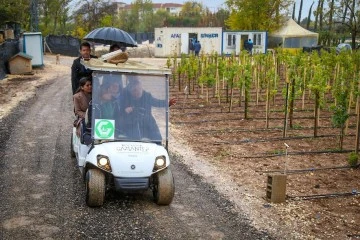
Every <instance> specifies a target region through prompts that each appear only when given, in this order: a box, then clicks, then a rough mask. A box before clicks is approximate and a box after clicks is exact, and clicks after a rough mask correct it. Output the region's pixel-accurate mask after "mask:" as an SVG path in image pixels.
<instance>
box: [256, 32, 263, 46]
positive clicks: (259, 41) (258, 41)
mask: <svg viewBox="0 0 360 240" xmlns="http://www.w3.org/2000/svg"><path fill="white" fill-rule="evenodd" d="M261 36H262V34H261V33H255V34H254V45H261V41H262V39H261Z"/></svg>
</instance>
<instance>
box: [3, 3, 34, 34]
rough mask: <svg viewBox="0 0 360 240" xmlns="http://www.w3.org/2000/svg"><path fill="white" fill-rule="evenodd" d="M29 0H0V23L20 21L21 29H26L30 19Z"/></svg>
mask: <svg viewBox="0 0 360 240" xmlns="http://www.w3.org/2000/svg"><path fill="white" fill-rule="evenodd" d="M29 6H30V0H23V1H16V0H0V25H3V24H4V23H5V22H7V21H16V22H18V23H20V25H21V27H22V28H23V29H26V30H28V28H29V20H30V8H29Z"/></svg>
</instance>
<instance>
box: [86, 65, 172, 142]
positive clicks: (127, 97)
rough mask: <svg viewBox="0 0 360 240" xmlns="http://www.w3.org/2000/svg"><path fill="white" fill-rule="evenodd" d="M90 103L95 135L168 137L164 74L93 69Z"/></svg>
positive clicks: (158, 139)
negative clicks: (95, 70) (97, 70)
mask: <svg viewBox="0 0 360 240" xmlns="http://www.w3.org/2000/svg"><path fill="white" fill-rule="evenodd" d="M91 106H92V108H91V109H92V113H91V118H92V119H91V123H92V137H93V138H94V139H97V140H121V141H145V142H149V141H150V142H161V141H162V140H165V139H167V126H168V122H167V121H168V115H167V112H168V88H167V81H166V77H165V76H164V75H142V74H132V73H131V74H130V73H120V72H94V73H93V93H92V105H91Z"/></svg>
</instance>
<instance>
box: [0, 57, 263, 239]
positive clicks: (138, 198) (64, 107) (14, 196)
mask: <svg viewBox="0 0 360 240" xmlns="http://www.w3.org/2000/svg"><path fill="white" fill-rule="evenodd" d="M50 60H51V59H50ZM50 60H49V58H45V64H46V65H47V67H46V69H45V70H43V71H44V72H46V74H45V73H44V75H43V76H41V78H43V79H41V80H40V81H44V82H47V83H48V84H49V85H48V86H45V87H39V85H38V84H39V82H38V83H35V80H34V84H33V87H34V89H35V88H40V89H38V90H37V91H33V89H31V88H30V87H28V88H22V86H21V85H20V86H19V88H20V89H21V90H19V91H16V92H15V93H16V96H13V97H12V98H13V99H12V100H11V101H5V102H6V103H9V102H11V103H12V101H14V102H15V98H18V99H19V100H22V103H21V104H20V105H17V104H14V105H13V106H14V107H13V108H11V107H10V106H8V107H7V108H4V109H6V110H4V109H3V108H2V117H1V121H0V127H1V135H0V143H1V145H0V156H1V157H0V193H1V194H0V202H1V205H0V219H1V220H0V221H1V222H0V239H268V238H270V237H269V236H268V235H269V234H267V233H265V232H261V231H258V230H257V229H255V228H254V227H252V226H251V225H250V222H249V221H248V218H247V217H246V216H245V215H244V214H243V213H242V212H238V209H237V208H236V207H234V204H233V203H231V202H230V201H229V200H227V198H225V197H224V196H222V194H220V193H219V192H218V191H216V190H215V189H214V187H213V185H211V184H209V183H207V182H206V181H204V180H203V178H202V177H200V176H199V175H196V174H195V175H194V174H193V173H192V172H191V171H189V168H188V166H187V165H186V164H184V163H188V162H189V160H190V159H189V160H186V161H184V159H183V158H182V156H181V155H178V154H176V152H173V153H172V159H173V166H172V169H173V173H174V177H175V182H176V195H175V198H174V202H173V203H172V204H171V205H170V206H168V207H159V206H157V205H155V204H154V203H153V202H152V201H151V194H150V193H146V194H144V195H122V194H110V195H109V196H108V197H107V200H106V203H105V205H104V206H103V207H101V208H95V209H93V208H88V207H86V205H85V201H84V195H85V193H84V186H83V183H82V182H81V178H80V174H79V172H78V170H77V168H76V163H75V160H74V159H72V158H71V157H70V155H69V147H70V143H69V140H70V132H71V122H72V119H73V117H72V101H71V99H72V97H71V90H70V89H71V88H70V80H69V78H68V76H69V75H70V69H69V64H70V63H71V61H70V60H71V59H68V61H67V62H65V63H63V64H65V65H64V66H55V65H52V64H51V62H50ZM47 68H48V69H50V72H47ZM8 81H9V82H11V80H10V79H9V80H8ZM16 81H17V80H16ZM21 82H22V84H25V85H26V84H27V83H28V82H27V81H25V80H24V81H21ZM2 84H4V83H2ZM36 86H37V87H36ZM14 88H15V87H14V85H13V89H14ZM28 90H29V93H27V94H28V95H26V96H31V95H32V94H34V93H36V96H35V97H34V98H32V99H31V100H29V101H25V99H23V98H22V96H24V95H25V93H24V92H26V91H28ZM6 105H7V104H5V103H2V105H1V106H6ZM10 112H11V113H10ZM5 113H6V114H5ZM176 144H177V143H174V150H175V149H177V148H178V147H180V146H178V145H176Z"/></svg>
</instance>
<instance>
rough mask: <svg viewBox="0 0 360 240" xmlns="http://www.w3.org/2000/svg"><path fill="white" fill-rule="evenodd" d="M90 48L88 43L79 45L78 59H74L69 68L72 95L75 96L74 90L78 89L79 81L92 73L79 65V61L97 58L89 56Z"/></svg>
mask: <svg viewBox="0 0 360 240" xmlns="http://www.w3.org/2000/svg"><path fill="white" fill-rule="evenodd" d="M90 53H91V46H90V43H88V42H83V43H81V45H80V57H78V58H76V59H75V60H74V62H73V65H72V66H71V86H72V93H73V94H75V92H76V90H77V89H78V88H79V81H80V79H81V78H83V77H90V78H91V74H92V71H91V70H89V69H86V68H85V67H84V65H82V64H81V63H80V60H84V61H88V60H90V59H91V58H97V57H96V56H94V55H91V54H90Z"/></svg>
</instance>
